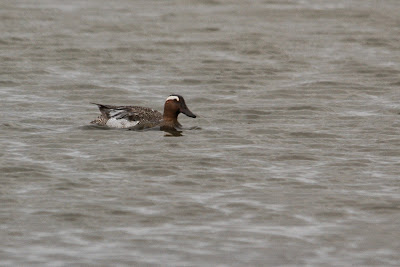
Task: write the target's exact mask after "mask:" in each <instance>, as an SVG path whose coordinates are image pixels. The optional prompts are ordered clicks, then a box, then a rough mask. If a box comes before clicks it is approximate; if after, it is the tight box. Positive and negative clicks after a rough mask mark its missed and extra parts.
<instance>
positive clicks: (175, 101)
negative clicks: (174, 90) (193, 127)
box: [163, 95, 196, 127]
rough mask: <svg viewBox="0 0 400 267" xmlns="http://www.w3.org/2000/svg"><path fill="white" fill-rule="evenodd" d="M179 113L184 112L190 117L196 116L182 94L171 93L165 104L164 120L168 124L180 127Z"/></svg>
mask: <svg viewBox="0 0 400 267" xmlns="http://www.w3.org/2000/svg"><path fill="white" fill-rule="evenodd" d="M179 113H183V114H185V115H186V116H188V117H191V118H196V115H194V114H193V113H192V112H191V111H190V110H189V108H188V107H187V106H186V103H185V99H183V97H182V96H180V95H170V96H169V97H168V98H167V100H165V104H164V115H163V120H164V122H165V123H166V124H169V125H171V126H177V127H180V126H181V125H180V124H179V122H178V115H179Z"/></svg>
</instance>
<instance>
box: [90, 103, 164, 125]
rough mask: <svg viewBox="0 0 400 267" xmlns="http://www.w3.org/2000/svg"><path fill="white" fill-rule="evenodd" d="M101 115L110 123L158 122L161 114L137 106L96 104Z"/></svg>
mask: <svg viewBox="0 0 400 267" xmlns="http://www.w3.org/2000/svg"><path fill="white" fill-rule="evenodd" d="M93 104H95V105H97V106H98V107H99V110H100V112H101V114H102V115H103V116H104V117H105V118H107V119H108V120H110V123H111V122H124V124H126V121H128V122H136V123H139V122H156V121H157V122H158V121H160V120H161V119H162V114H161V113H160V112H158V111H156V110H154V109H151V108H146V107H138V106H111V105H103V104H96V103H93Z"/></svg>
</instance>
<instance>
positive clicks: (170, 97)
mask: <svg viewBox="0 0 400 267" xmlns="http://www.w3.org/2000/svg"><path fill="white" fill-rule="evenodd" d="M168 100H176V101H179V97H177V96H176V95H171V96H169V97H167V100H165V101H168Z"/></svg>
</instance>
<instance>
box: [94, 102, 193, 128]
mask: <svg viewBox="0 0 400 267" xmlns="http://www.w3.org/2000/svg"><path fill="white" fill-rule="evenodd" d="M91 104H94V105H97V106H98V108H99V110H100V113H101V114H100V115H99V116H98V117H97V118H96V119H94V120H93V121H91V122H90V123H92V124H96V125H99V126H107V127H110V128H130V129H144V128H153V127H157V126H159V127H160V128H161V130H165V129H177V128H178V129H179V128H181V127H182V125H181V124H180V123H179V122H178V115H179V114H180V113H183V114H185V115H186V116H188V117H191V118H196V117H197V116H196V115H195V114H193V112H192V111H190V109H189V108H188V107H187V105H186V103H185V99H184V98H183V96H181V95H177V94H172V95H169V96H168V97H167V99H166V100H165V104H164V113H163V114H161V112H159V111H157V110H154V109H152V108H148V107H140V106H112V105H103V104H97V103H91Z"/></svg>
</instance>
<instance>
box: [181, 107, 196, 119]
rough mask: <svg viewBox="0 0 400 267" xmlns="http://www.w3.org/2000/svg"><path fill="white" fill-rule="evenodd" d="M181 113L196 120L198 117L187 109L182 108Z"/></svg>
mask: <svg viewBox="0 0 400 267" xmlns="http://www.w3.org/2000/svg"><path fill="white" fill-rule="evenodd" d="M181 112H182V113H183V114H185V115H186V116H188V117H191V118H196V115H194V114H193V112H191V111H190V110H189V109H188V108H187V107H185V108H182V109H181Z"/></svg>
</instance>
